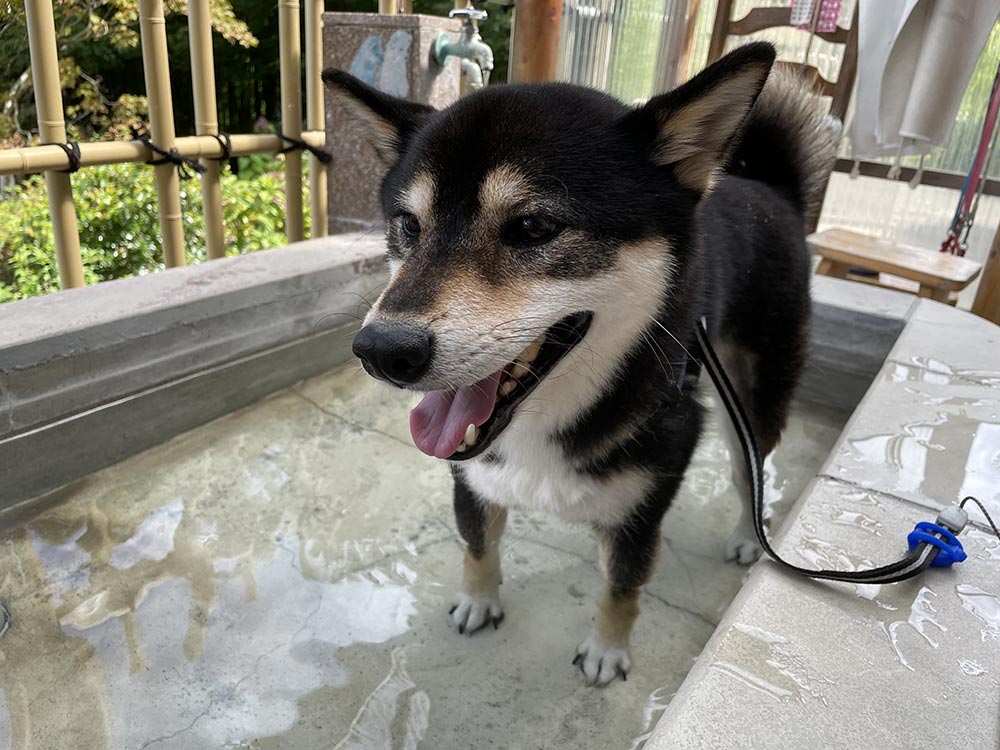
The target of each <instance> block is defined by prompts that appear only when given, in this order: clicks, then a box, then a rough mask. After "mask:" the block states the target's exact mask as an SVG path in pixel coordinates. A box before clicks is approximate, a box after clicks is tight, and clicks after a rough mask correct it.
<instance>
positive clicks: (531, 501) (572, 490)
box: [462, 415, 653, 526]
mask: <svg viewBox="0 0 1000 750" xmlns="http://www.w3.org/2000/svg"><path fill="white" fill-rule="evenodd" d="M526 416H527V415H526ZM516 427H520V428H521V429H515V427H512V428H511V429H510V430H509V431H508V433H505V434H504V435H502V436H501V439H500V440H498V441H497V449H498V450H499V451H500V453H501V455H502V456H503V458H502V460H501V461H498V462H494V463H486V462H485V461H483V460H473V461H469V462H468V463H465V464H462V471H463V474H464V476H465V479H466V481H467V482H468V484H469V486H470V487H471V488H472V489H473V491H474V492H475V493H476V494H477V495H478V496H479V497H481V498H483V499H484V500H487V501H488V502H491V503H496V504H498V505H502V506H504V507H507V508H522V509H527V510H541V511H545V512H548V513H552V514H554V515H556V516H559V517H560V518H562V519H564V520H566V521H571V522H579V523H592V524H598V525H601V526H614V525H616V524H618V523H621V522H622V521H624V520H625V518H626V517H627V516H628V514H629V512H630V511H631V510H632V509H633V508H635V506H636V505H637V504H638V503H640V502H641V501H642V500H643V499H644V498H645V497H646V495H647V493H648V492H649V490H650V488H651V486H652V482H653V477H652V476H651V475H650V474H649V473H648V472H647V471H645V470H643V469H639V468H633V469H626V470H624V471H620V472H614V473H612V474H610V475H609V476H606V477H596V476H593V475H591V474H588V473H584V472H580V471H578V470H577V469H575V468H574V467H573V466H571V465H570V463H569V462H568V461H567V460H566V456H565V454H564V452H563V449H562V448H561V447H560V446H559V445H558V444H557V443H555V442H554V441H552V440H551V439H550V438H549V436H548V435H546V434H544V433H542V432H541V431H538V430H532V429H530V425H524V426H521V425H517V426H516Z"/></svg>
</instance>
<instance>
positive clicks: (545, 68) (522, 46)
mask: <svg viewBox="0 0 1000 750" xmlns="http://www.w3.org/2000/svg"><path fill="white" fill-rule="evenodd" d="M562 15H563V4H562V0H520V2H518V3H517V5H516V6H514V29H513V31H512V32H511V43H510V76H509V78H510V81H511V82H512V83H528V82H533V81H554V80H555V79H556V73H557V72H558V70H559V34H560V30H561V28H562Z"/></svg>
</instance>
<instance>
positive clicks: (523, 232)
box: [501, 214, 562, 245]
mask: <svg viewBox="0 0 1000 750" xmlns="http://www.w3.org/2000/svg"><path fill="white" fill-rule="evenodd" d="M560 231H562V227H561V226H559V225H558V224H556V222H555V221H553V220H552V219H550V218H549V217H547V216H538V215H536V214H530V215H528V216H518V217H517V218H515V219H513V220H511V221H509V222H508V223H507V225H506V226H505V227H504V228H503V230H502V231H501V237H502V239H503V241H504V242H506V243H507V244H508V245H540V244H542V243H543V242H548V241H549V240H551V239H552V238H553V237H555V236H556V235H557V234H559V232H560Z"/></svg>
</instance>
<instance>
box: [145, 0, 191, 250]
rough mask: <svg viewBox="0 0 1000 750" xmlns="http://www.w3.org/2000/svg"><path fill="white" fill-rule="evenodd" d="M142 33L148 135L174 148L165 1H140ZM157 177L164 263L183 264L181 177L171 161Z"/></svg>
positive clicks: (160, 166)
mask: <svg viewBox="0 0 1000 750" xmlns="http://www.w3.org/2000/svg"><path fill="white" fill-rule="evenodd" d="M139 35H140V38H141V40H142V68H143V75H144V76H145V79H146V96H147V98H148V99H149V137H150V138H151V139H152V141H153V144H154V145H156V146H159V147H160V148H161V149H163V150H164V151H169V150H170V149H172V148H174V140H175V137H176V133H175V132H174V102H173V98H172V97H171V94H170V68H169V67H168V62H167V22H166V19H165V18H164V16H163V0H139ZM154 176H155V178H156V195H157V204H158V208H159V214H160V233H161V234H162V235H163V262H164V263H165V264H166V266H167V268H173V267H175V266H183V265H184V263H185V259H184V226H183V224H182V217H181V193H180V177H179V176H178V174H177V166H176V165H175V164H172V163H170V162H169V161H168V162H166V163H164V164H158V165H157V166H156V171H155V172H154Z"/></svg>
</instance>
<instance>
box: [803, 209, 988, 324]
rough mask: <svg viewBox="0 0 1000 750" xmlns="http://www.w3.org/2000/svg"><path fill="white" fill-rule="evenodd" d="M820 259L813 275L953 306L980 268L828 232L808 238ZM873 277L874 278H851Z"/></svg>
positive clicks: (925, 252)
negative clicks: (859, 283)
mask: <svg viewBox="0 0 1000 750" xmlns="http://www.w3.org/2000/svg"><path fill="white" fill-rule="evenodd" d="M806 243H807V244H808V245H809V249H810V250H812V251H813V252H814V253H815V254H816V255H818V256H819V257H820V262H819V268H817V269H816V273H821V274H823V275H824V276H834V277H836V278H838V279H850V280H851V281H860V282H862V283H864V284H874V285H876V286H881V287H886V288H889V289H896V290H901V291H905V292H910V293H911V294H917V295H919V296H921V297H929V298H930V299H933V300H937V301H938V302H946V303H948V304H950V305H954V304H955V300H956V299H957V293H958V292H960V291H961V290H962V289H965V287H967V286H968V285H969V284H970V283H972V281H973V280H974V279H975V278H976V277H977V276H978V275H979V272H980V270H981V269H982V266H981V264H979V263H976V262H975V261H972V260H968V259H966V258H959V257H958V256H957V255H948V254H947V253H940V252H937V251H934V250H924V249H922V248H919V247H913V246H911V245H903V244H901V243H898V242H890V241H889V240H880V239H878V238H877V237H870V236H869V235H866V234H861V233H860V232H853V231H851V230H850V229H839V228H834V229H827V230H824V231H822V232H814V233H813V234H810V235H809V236H808V237H806ZM858 270H860V271H871V272H872V275H871V276H867V275H863V274H858V273H854V271H858Z"/></svg>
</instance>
